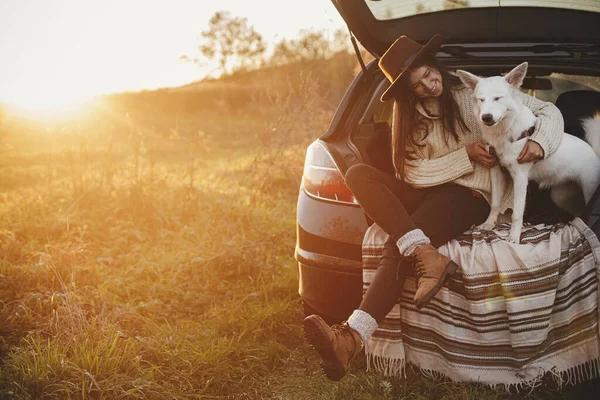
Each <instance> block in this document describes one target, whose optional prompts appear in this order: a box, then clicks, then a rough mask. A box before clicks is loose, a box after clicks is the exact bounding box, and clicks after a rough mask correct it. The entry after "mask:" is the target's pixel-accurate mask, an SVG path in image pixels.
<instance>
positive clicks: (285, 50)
mask: <svg viewBox="0 0 600 400" xmlns="http://www.w3.org/2000/svg"><path fill="white" fill-rule="evenodd" d="M349 43H350V38H349V35H348V33H347V32H345V31H343V30H338V31H336V32H334V37H333V40H329V39H328V38H327V37H326V36H325V33H324V32H323V31H312V30H301V31H300V35H299V36H298V38H297V39H289V40H286V39H282V40H281V41H279V43H277V44H276V45H275V48H274V50H273V55H272V56H271V63H272V64H274V65H283V64H290V63H294V62H298V61H312V60H322V59H325V58H330V57H333V56H334V55H336V54H338V53H341V52H348V51H349V50H350V47H349Z"/></svg>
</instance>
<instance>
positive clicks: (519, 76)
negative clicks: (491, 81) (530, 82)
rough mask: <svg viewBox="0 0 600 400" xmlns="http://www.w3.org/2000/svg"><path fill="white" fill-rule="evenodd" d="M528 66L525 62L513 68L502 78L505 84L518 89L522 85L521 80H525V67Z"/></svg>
mask: <svg viewBox="0 0 600 400" xmlns="http://www.w3.org/2000/svg"><path fill="white" fill-rule="evenodd" d="M528 66H529V64H528V63H527V61H525V62H524V63H523V64H519V65H517V66H516V67H514V68H513V70H512V71H510V72H509V73H508V74H506V75H505V76H504V79H506V82H508V83H509V84H510V85H512V86H514V87H516V88H520V87H521V85H522V84H523V79H525V75H527V67H528Z"/></svg>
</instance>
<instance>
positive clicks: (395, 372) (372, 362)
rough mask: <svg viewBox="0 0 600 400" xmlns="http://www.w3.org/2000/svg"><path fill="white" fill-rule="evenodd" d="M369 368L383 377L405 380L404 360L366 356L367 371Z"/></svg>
mask: <svg viewBox="0 0 600 400" xmlns="http://www.w3.org/2000/svg"><path fill="white" fill-rule="evenodd" d="M371 366H373V367H374V368H375V370H376V371H377V372H379V373H381V374H383V375H384V376H402V377H404V378H406V368H405V367H406V360H405V359H404V358H390V357H382V356H375V355H373V354H367V371H371Z"/></svg>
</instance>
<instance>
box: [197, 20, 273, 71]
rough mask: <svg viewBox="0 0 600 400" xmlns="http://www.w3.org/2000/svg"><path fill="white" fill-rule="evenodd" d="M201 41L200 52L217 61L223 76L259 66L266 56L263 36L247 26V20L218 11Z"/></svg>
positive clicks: (203, 33)
mask: <svg viewBox="0 0 600 400" xmlns="http://www.w3.org/2000/svg"><path fill="white" fill-rule="evenodd" d="M201 37H202V39H203V43H202V44H201V45H200V52H201V53H202V55H203V56H204V57H206V58H207V59H209V60H215V61H217V62H218V64H219V69H220V71H221V73H223V74H227V73H230V72H233V71H238V70H243V69H248V68H251V67H252V66H257V65H259V63H260V58H261V56H262V55H263V54H264V52H265V43H264V40H263V38H262V36H261V35H260V34H259V33H258V32H256V30H254V27H252V26H250V25H248V20H247V18H241V17H235V16H232V15H231V13H229V12H228V11H217V12H216V13H215V14H214V15H213V16H212V17H211V19H210V21H209V22H208V29H207V30H205V31H203V32H202V35H201Z"/></svg>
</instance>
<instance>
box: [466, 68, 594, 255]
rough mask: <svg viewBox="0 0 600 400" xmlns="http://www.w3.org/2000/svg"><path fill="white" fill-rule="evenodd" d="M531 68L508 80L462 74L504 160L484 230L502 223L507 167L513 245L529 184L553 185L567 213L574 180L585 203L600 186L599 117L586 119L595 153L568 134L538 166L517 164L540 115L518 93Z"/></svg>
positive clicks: (495, 174)
mask: <svg viewBox="0 0 600 400" xmlns="http://www.w3.org/2000/svg"><path fill="white" fill-rule="evenodd" d="M527 67H528V64H527V63H526V62H525V63H523V64H520V65H518V66H517V67H515V68H514V69H513V70H512V71H510V72H509V73H508V74H507V75H505V76H504V77H501V76H492V77H489V78H480V77H478V76H475V75H473V74H471V73H469V72H466V71H462V70H458V71H457V73H458V76H459V77H460V79H461V81H462V82H463V83H464V84H465V85H466V86H467V88H468V89H469V90H470V91H471V93H472V94H473V96H474V97H475V107H474V108H475V109H474V112H475V115H476V116H477V117H478V118H477V119H478V121H479V123H480V124H481V127H482V133H483V140H484V142H486V143H487V144H489V145H490V146H493V147H494V148H495V150H496V154H497V156H498V161H499V164H498V165H496V166H494V167H492V168H491V170H490V174H491V176H490V178H491V181H492V201H491V211H490V215H489V217H488V218H487V220H486V221H485V222H484V223H483V224H481V225H480V227H481V228H483V229H491V228H492V227H493V226H494V225H495V223H496V221H497V219H498V216H499V213H500V203H501V201H502V197H503V195H504V191H505V185H506V181H505V177H504V174H503V172H502V170H501V166H503V167H505V168H506V169H507V170H508V172H509V173H510V175H511V177H512V179H513V185H514V205H513V213H512V225H511V229H510V232H509V235H508V238H507V240H508V241H510V242H513V243H519V241H520V236H521V228H522V226H523V212H524V210H525V196H526V194H527V183H528V180H530V179H531V180H534V181H536V182H538V183H539V184H540V187H542V188H548V187H550V188H551V189H550V190H551V198H552V200H553V201H554V202H555V203H556V204H557V205H558V206H559V207H562V208H565V209H568V208H569V207H568V203H569V200H570V198H571V196H573V195H574V194H575V193H576V192H577V191H578V188H577V187H574V185H573V182H574V183H576V184H577V185H578V186H579V187H580V188H581V189H582V191H583V196H584V198H585V202H586V203H587V202H588V201H589V200H590V198H591V197H592V195H593V194H594V192H595V191H596V188H597V187H598V185H599V184H600V119H589V120H586V121H582V125H583V127H584V129H585V131H586V139H587V140H588V142H590V144H591V145H592V146H593V147H594V149H592V147H590V145H589V144H588V143H586V142H585V141H583V140H581V139H579V138H577V137H575V136H572V135H569V134H564V136H563V138H562V141H561V144H560V146H559V147H558V149H557V150H556V152H555V153H554V154H552V155H551V156H549V157H546V158H544V159H543V160H539V161H537V162H529V163H524V164H519V163H518V162H517V158H518V156H519V154H520V153H521V150H522V149H523V147H524V146H525V143H526V142H527V140H528V139H527V138H523V139H519V138H520V137H521V135H522V133H523V132H524V131H527V130H528V129H529V128H530V127H532V126H534V124H535V122H536V116H535V115H534V114H533V113H532V112H531V110H530V109H529V108H528V107H526V106H525V105H524V104H523V103H522V102H521V101H520V100H519V98H518V97H517V96H515V95H514V94H515V92H516V91H517V90H518V88H519V87H521V84H522V83H523V79H524V78H525V75H526V73H527ZM569 211H571V210H569Z"/></svg>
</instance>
